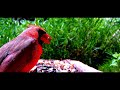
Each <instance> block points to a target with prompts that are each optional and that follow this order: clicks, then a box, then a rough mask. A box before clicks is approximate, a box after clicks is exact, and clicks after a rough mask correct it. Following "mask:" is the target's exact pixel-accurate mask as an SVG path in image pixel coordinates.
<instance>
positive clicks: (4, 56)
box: [0, 36, 35, 66]
mask: <svg viewBox="0 0 120 90" xmlns="http://www.w3.org/2000/svg"><path fill="white" fill-rule="evenodd" d="M34 42H35V39H34V38H30V37H27V36H18V37H17V38H15V39H14V40H12V41H10V42H8V43H6V44H5V45H3V46H2V47H1V48H0V66H1V65H4V66H7V64H10V63H12V62H13V61H14V59H15V58H16V56H18V55H19V54H20V53H21V52H22V51H25V50H26V49H27V47H31V46H32V45H33V43H34ZM5 64H6V65H5Z"/></svg>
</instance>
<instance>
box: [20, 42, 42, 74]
mask: <svg viewBox="0 0 120 90" xmlns="http://www.w3.org/2000/svg"><path fill="white" fill-rule="evenodd" d="M41 54H42V46H41V45H39V44H37V45H36V46H35V47H34V49H33V50H32V57H31V56H30V57H31V60H30V61H29V62H28V63H27V64H26V66H25V67H24V68H23V69H22V71H21V72H29V71H30V70H31V69H32V68H33V67H34V66H35V65H36V64H37V62H38V60H39V59H40V56H41Z"/></svg>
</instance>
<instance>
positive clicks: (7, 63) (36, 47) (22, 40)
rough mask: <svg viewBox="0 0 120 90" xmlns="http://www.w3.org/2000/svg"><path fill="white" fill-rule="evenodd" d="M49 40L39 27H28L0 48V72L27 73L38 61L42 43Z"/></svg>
mask: <svg viewBox="0 0 120 90" xmlns="http://www.w3.org/2000/svg"><path fill="white" fill-rule="evenodd" d="M43 38H44V39H43ZM50 40H51V37H50V36H49V35H48V34H46V32H45V30H43V29H42V28H41V27H38V26H35V25H32V26H30V27H29V28H28V29H26V30H25V31H24V32H22V33H21V34H20V35H19V36H17V37H16V38H15V39H13V40H12V41H10V42H8V43H6V44H5V45H3V46H2V47H1V48H0V72H29V71H30V70H31V69H32V68H33V67H34V66H35V65H36V63H37V62H38V60H39V59H40V56H41V54H42V43H47V44H49V43H50ZM41 42H42V43H41Z"/></svg>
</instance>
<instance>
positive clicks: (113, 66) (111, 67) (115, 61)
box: [99, 53, 120, 72]
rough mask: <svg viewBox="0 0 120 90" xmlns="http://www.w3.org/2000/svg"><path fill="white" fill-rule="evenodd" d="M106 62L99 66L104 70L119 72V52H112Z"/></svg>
mask: <svg viewBox="0 0 120 90" xmlns="http://www.w3.org/2000/svg"><path fill="white" fill-rule="evenodd" d="M112 56H113V57H112V58H111V59H109V61H108V62H106V63H105V64H103V65H101V66H100V67H99V69H100V70H102V71H104V72H120V53H114V54H113V55H112Z"/></svg>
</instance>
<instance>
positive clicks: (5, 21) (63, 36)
mask: <svg viewBox="0 0 120 90" xmlns="http://www.w3.org/2000/svg"><path fill="white" fill-rule="evenodd" d="M28 24H36V25H40V26H42V27H43V28H44V29H45V30H46V31H47V33H48V34H50V35H51V37H52V41H51V44H50V45H43V50H44V52H43V54H42V56H41V58H44V59H60V58H62V59H66V58H70V59H75V60H80V61H82V62H84V63H86V64H88V65H92V64H95V65H97V64H99V63H100V62H103V60H104V59H105V58H106V57H103V56H104V55H103V54H104V53H108V54H111V53H115V52H117V53H120V34H119V27H120V19H119V18H74V17H73V18H72V17H71V18H47V20H45V21H44V19H43V18H35V21H29V20H22V21H21V24H20V23H19V22H18V21H17V20H14V19H12V18H0V46H2V45H3V44H5V43H6V42H8V41H9V40H11V39H13V38H15V37H16V36H17V35H19V34H20V33H21V32H22V31H23V30H24V29H25V28H26V26H27V25H28ZM117 31H118V32H117ZM96 48H99V50H101V51H102V52H101V54H100V53H99V51H98V52H97V53H95V52H94V50H95V49H96ZM96 57H101V58H100V60H99V61H95V60H97V59H94V58H96ZM94 62H97V63H94Z"/></svg>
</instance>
